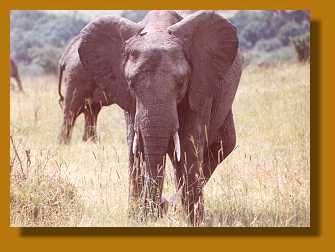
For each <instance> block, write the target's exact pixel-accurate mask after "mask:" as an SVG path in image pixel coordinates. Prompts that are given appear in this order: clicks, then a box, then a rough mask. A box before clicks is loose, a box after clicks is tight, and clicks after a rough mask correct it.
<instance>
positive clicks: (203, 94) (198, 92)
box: [168, 11, 238, 110]
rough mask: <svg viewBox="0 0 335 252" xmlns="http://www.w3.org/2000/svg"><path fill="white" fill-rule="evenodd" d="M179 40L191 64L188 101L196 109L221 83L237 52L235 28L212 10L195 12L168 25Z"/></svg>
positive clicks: (169, 29) (213, 93)
mask: <svg viewBox="0 0 335 252" xmlns="http://www.w3.org/2000/svg"><path fill="white" fill-rule="evenodd" d="M168 31H169V32H170V33H171V34H173V35H175V36H176V37H178V38H179V39H181V40H182V42H183V44H184V47H185V50H186V53H187V55H189V59H190V61H191V64H192V74H191V80H190V88H189V102H190V106H191V108H192V110H198V109H199V108H200V106H202V104H204V101H205V99H206V98H208V97H211V96H212V95H215V92H216V90H217V88H219V87H221V86H222V85H224V83H223V78H224V75H225V73H226V72H227V71H228V70H229V69H230V67H231V65H232V63H233V62H234V59H235V57H236V56H237V51H238V38H237V30H236V28H235V27H234V26H233V25H232V24H231V23H230V22H228V21H227V20H226V19H225V18H223V17H222V16H220V15H219V14H216V13H215V12H214V11H198V12H196V13H193V14H191V15H189V16H186V17H185V18H184V19H183V20H181V21H180V22H178V23H177V24H174V25H172V26H170V27H169V28H168Z"/></svg>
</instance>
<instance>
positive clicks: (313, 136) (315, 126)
mask: <svg viewBox="0 0 335 252" xmlns="http://www.w3.org/2000/svg"><path fill="white" fill-rule="evenodd" d="M310 27H311V34H310V38H311V41H310V44H311V57H310V67H311V76H310V81H311V83H310V85H311V86H310V88H311V91H310V129H311V132H310V141H311V142H310V143H311V149H310V153H311V157H310V165H311V167H310V181H311V182H310V185H311V190H310V191H311V194H310V205H311V209H310V227H233V228H232V227H169V228H166V227H93V228H92V227H57V228H54V227H22V228H20V235H21V236H41V237H42V236H161V235H165V236H319V235H320V84H321V83H320V64H321V62H320V22H319V21H317V20H312V21H311V26H310Z"/></svg>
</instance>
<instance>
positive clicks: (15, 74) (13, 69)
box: [10, 58, 23, 91]
mask: <svg viewBox="0 0 335 252" xmlns="http://www.w3.org/2000/svg"><path fill="white" fill-rule="evenodd" d="M10 77H11V78H14V79H15V81H16V84H17V86H18V88H19V90H20V91H23V88H22V82H21V78H20V74H19V68H18V66H17V64H16V63H15V61H14V59H13V58H10Z"/></svg>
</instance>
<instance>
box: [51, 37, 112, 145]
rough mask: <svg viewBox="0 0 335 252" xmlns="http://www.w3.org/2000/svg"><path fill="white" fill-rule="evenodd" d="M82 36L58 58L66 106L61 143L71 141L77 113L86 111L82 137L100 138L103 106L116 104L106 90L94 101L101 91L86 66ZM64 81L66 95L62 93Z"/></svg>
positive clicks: (75, 39) (60, 137)
mask: <svg viewBox="0 0 335 252" xmlns="http://www.w3.org/2000/svg"><path fill="white" fill-rule="evenodd" d="M80 39H81V38H80V36H77V37H75V38H73V39H72V40H71V41H70V43H69V45H68V46H67V47H66V49H65V51H64V53H63V55H62V57H61V58H60V60H59V64H58V67H59V83H58V93H59V96H60V99H59V103H60V104H61V106H62V108H63V113H64V119H63V124H62V127H61V132H60V136H59V141H60V143H64V144H68V143H69V142H70V140H71V134H72V130H73V127H74V124H75V121H76V119H77V117H78V116H79V115H80V114H81V113H84V116H85V131H84V135H83V141H89V140H90V141H93V142H95V141H96V140H97V130H96V128H97V119H98V114H99V112H100V110H101V108H102V106H108V105H111V104H113V102H112V100H111V99H110V96H109V95H108V94H107V93H104V94H102V95H100V97H103V99H101V100H99V101H95V102H93V99H92V98H93V96H94V95H97V93H99V90H100V89H99V88H97V85H96V83H95V81H94V80H93V79H92V77H91V75H90V74H89V73H88V72H87V71H86V70H85V69H84V68H83V66H82V64H81V62H80V59H79V55H78V45H79V44H80ZM62 82H64V86H65V95H64V96H63V95H62Z"/></svg>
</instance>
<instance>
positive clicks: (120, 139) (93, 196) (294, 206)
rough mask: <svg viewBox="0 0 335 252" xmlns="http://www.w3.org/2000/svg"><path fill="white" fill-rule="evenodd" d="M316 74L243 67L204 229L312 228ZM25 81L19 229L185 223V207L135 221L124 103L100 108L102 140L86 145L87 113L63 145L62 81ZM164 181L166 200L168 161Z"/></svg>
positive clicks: (17, 181) (15, 210) (17, 186)
mask: <svg viewBox="0 0 335 252" xmlns="http://www.w3.org/2000/svg"><path fill="white" fill-rule="evenodd" d="M309 76H310V68H309V65H308V64H290V65H278V66H273V67H269V68H261V67H256V66H249V67H247V68H246V69H244V72H243V76H242V79H241V83H240V86H239V89H238V92H237V94H236V99H235V102H234V105H233V111H234V120H235V127H236V132H237V147H236V149H235V150H234V151H233V153H232V154H231V155H230V156H229V157H228V158H227V159H226V160H224V161H223V162H222V163H221V164H220V166H219V167H218V168H217V169H216V171H215V172H214V174H213V176H212V178H211V179H210V181H209V182H208V184H207V185H206V187H205V191H204V197H205V211H206V216H205V223H204V225H205V226H255V227H258V226H309V225H310V198H309V195H310V176H309V174H310V100H309V97H310V79H309ZM23 81H24V82H23V84H24V88H25V91H26V92H25V93H23V94H21V93H18V92H12V93H11V111H10V115H11V122H10V134H11V136H12V139H13V143H14V144H11V150H10V152H11V176H10V179H11V202H10V206H11V225H12V226H137V225H147V226H185V225H187V224H186V222H185V221H184V216H183V213H182V210H181V206H180V203H178V204H177V206H176V207H175V208H170V209H169V211H168V213H167V215H166V216H165V217H164V218H162V219H160V220H158V221H157V222H150V223H146V224H143V223H136V222H134V221H130V220H129V219H128V214H127V208H128V168H127V148H128V147H127V144H126V133H125V122H124V118H123V114H122V111H121V109H119V108H118V107H117V106H112V107H108V108H104V109H103V110H102V112H101V113H100V115H99V119H98V134H99V138H100V143H99V144H92V143H89V144H87V143H83V142H82V141H81V137H82V134H83V131H84V128H83V125H84V123H83V116H81V117H80V118H78V120H77V123H76V127H75V130H74V132H73V136H72V143H71V144H70V145H69V146H60V145H58V144H57V136H58V133H59V131H60V126H61V122H62V112H61V110H60V108H59V106H58V95H57V88H56V85H52V83H55V84H56V82H57V81H56V79H55V78H53V77H48V76H45V77H35V78H24V80H23ZM164 183H165V184H164V193H163V194H164V195H166V196H168V197H169V196H170V195H172V194H173V193H174V192H175V185H174V178H173V172H172V168H171V164H170V163H169V162H168V164H167V171H166V177H165V182H164ZM55 202H56V203H57V204H55Z"/></svg>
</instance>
